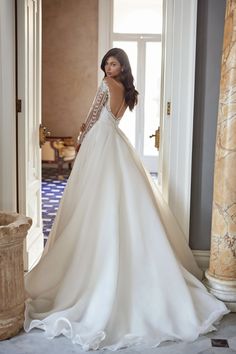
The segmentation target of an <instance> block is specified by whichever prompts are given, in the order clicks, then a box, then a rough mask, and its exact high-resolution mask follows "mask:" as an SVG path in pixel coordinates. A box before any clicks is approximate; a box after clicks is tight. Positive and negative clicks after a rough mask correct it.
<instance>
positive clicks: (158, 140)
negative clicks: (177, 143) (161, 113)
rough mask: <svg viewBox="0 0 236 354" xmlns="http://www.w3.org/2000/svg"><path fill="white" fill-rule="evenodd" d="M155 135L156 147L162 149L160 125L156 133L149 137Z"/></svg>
mask: <svg viewBox="0 0 236 354" xmlns="http://www.w3.org/2000/svg"><path fill="white" fill-rule="evenodd" d="M153 137H155V147H156V148H157V150H159V149H160V127H158V129H157V130H156V131H155V134H152V135H150V136H149V138H153Z"/></svg>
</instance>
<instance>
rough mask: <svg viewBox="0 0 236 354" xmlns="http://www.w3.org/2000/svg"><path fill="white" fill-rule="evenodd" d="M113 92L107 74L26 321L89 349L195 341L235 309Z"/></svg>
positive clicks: (35, 274) (31, 280)
mask: <svg viewBox="0 0 236 354" xmlns="http://www.w3.org/2000/svg"><path fill="white" fill-rule="evenodd" d="M109 101H110V93H109V87H108V85H107V83H106V82H105V81H102V84H101V85H100V87H99V89H98V92H97V95H96V98H95V100H94V103H93V105H92V108H91V110H90V113H89V115H88V119H87V123H86V130H85V131H84V133H83V134H82V136H81V141H83V143H82V145H81V148H80V151H79V153H78V155H77V157H76V161H75V164H74V167H73V170H72V172H71V175H70V177H69V180H68V183H67V186H66V188H65V191H64V195H63V198H62V200H61V203H60V207H59V210H58V213H57V216H56V219H55V222H54V225H53V228H52V231H51V233H50V236H49V240H48V242H47V244H46V248H45V250H44V253H43V256H42V258H41V260H40V261H39V263H38V265H36V267H35V268H34V269H33V270H32V271H31V272H29V273H28V274H27V275H26V279H25V286H26V291H27V293H28V294H29V299H28V300H27V301H26V310H25V323H24V329H25V331H27V332H28V331H30V330H31V329H32V328H40V329H42V330H44V331H45V332H46V335H47V337H48V338H53V337H55V336H58V335H60V334H63V335H64V336H66V337H68V338H70V339H71V340H72V342H73V343H77V344H80V345H81V347H82V349H83V350H85V351H86V350H90V349H94V350H95V349H101V348H104V349H110V350H117V349H119V348H122V347H126V346H130V345H134V344H139V343H143V344H147V345H150V346H157V345H159V344H160V343H161V342H163V341H166V340H184V341H193V340H195V339H196V338H197V337H198V336H199V335H200V334H203V333H207V332H209V331H212V330H215V329H216V327H215V326H214V324H215V323H216V322H217V321H219V320H220V319H221V318H222V316H223V315H225V314H226V313H228V312H229V310H228V309H227V308H226V306H225V305H224V303H223V302H221V301H219V300H217V299H216V298H214V297H213V296H212V295H211V294H209V293H208V291H207V290H206V288H205V287H204V285H203V284H202V283H201V282H200V280H198V279H197V277H201V275H200V272H199V268H198V267H197V265H196V263H195V261H194V259H193V256H192V253H191V250H190V249H189V247H188V245H187V243H186V241H185V240H184V239H181V238H178V230H177V229H176V230H173V229H172V230H171V229H170V228H169V226H168V217H169V216H168V213H167V212H166V210H165V207H164V206H163V205H164V204H163V200H162V199H161V196H160V194H159V192H158V191H157V188H156V186H155V184H154V182H152V180H151V178H150V176H149V174H148V172H147V171H146V170H145V168H144V166H143V165H142V163H141V161H140V159H139V158H138V156H137V154H136V152H135V150H134V149H133V147H132V145H131V144H130V142H129V141H128V139H127V137H126V136H125V134H124V133H123V132H122V131H121V130H120V128H119V119H117V117H115V116H114V114H113V113H112V112H111V109H110V103H109ZM175 231H176V232H175ZM176 238H177V239H176ZM193 274H194V275H193Z"/></svg>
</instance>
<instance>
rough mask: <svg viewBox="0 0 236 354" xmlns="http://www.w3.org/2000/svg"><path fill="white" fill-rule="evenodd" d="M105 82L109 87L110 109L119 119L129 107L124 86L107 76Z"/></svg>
mask: <svg viewBox="0 0 236 354" xmlns="http://www.w3.org/2000/svg"><path fill="white" fill-rule="evenodd" d="M105 82H106V84H107V86H108V89H109V96H110V102H109V103H110V110H111V112H112V114H113V115H114V116H115V117H116V118H117V119H121V118H122V116H123V114H124V113H125V110H126V108H127V104H126V103H125V97H124V92H125V89H124V86H123V84H122V83H121V82H118V81H116V80H115V79H112V78H110V77H106V78H105Z"/></svg>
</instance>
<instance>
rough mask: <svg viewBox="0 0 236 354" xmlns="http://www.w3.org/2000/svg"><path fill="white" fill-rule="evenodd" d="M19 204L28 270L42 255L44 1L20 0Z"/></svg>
mask: <svg viewBox="0 0 236 354" xmlns="http://www.w3.org/2000/svg"><path fill="white" fill-rule="evenodd" d="M16 4H17V8H16V13H17V81H18V82H17V92H18V97H17V98H18V101H17V102H18V104H17V106H18V109H17V111H18V124H17V126H18V131H17V134H18V203H19V212H20V213H23V214H25V215H27V216H29V217H31V218H32V220H33V224H32V227H31V229H30V230H29V233H28V236H27V239H26V241H25V246H24V267H25V270H29V269H31V268H32V266H34V265H35V264H36V262H37V261H38V260H39V258H40V256H41V254H42V251H43V232H42V213H41V151H40V142H39V126H40V123H41V0H17V1H16Z"/></svg>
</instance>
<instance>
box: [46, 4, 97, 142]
mask: <svg viewBox="0 0 236 354" xmlns="http://www.w3.org/2000/svg"><path fill="white" fill-rule="evenodd" d="M42 26H43V45H42V55H43V58H42V59H43V63H42V70H43V86H42V91H43V92H42V105H43V107H42V121H43V124H44V125H45V126H46V127H47V128H48V129H49V130H50V131H51V134H52V135H53V136H57V135H58V136H74V137H77V135H78V132H79V128H80V126H81V124H82V122H83V121H84V120H85V119H86V115H87V113H88V110H89V107H90V105H91V102H92V100H93V96H94V94H95V92H96V88H97V71H98V64H97V62H98V58H97V53H98V47H97V41H98V38H97V37H98V33H97V31H98V30H97V28H98V0H43V1H42Z"/></svg>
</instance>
